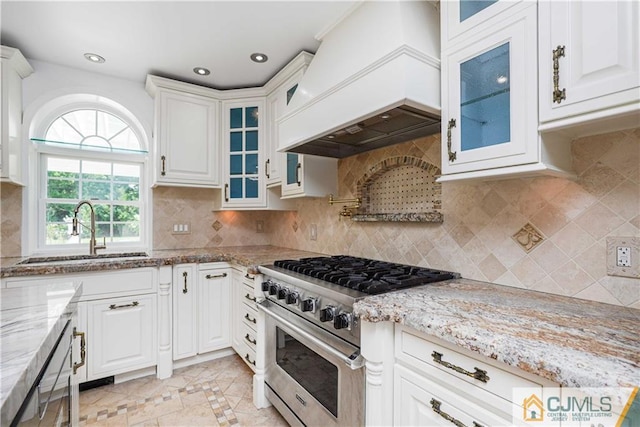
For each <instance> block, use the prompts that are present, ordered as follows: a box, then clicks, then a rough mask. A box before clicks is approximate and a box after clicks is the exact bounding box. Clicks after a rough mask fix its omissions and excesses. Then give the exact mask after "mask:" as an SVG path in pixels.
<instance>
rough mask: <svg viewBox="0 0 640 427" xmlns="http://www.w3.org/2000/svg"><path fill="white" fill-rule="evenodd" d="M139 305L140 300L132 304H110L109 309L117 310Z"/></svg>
mask: <svg viewBox="0 0 640 427" xmlns="http://www.w3.org/2000/svg"><path fill="white" fill-rule="evenodd" d="M139 305H140V303H139V302H138V301H134V302H132V303H131V304H122V305H115V304H111V305H110V306H109V310H117V309H119V308H128V307H137V306H139Z"/></svg>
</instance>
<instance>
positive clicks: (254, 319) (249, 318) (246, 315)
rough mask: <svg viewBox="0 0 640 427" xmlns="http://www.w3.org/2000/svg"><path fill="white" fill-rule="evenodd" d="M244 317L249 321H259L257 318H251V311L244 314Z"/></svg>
mask: <svg viewBox="0 0 640 427" xmlns="http://www.w3.org/2000/svg"><path fill="white" fill-rule="evenodd" d="M244 318H245V319H247V320H248V321H249V322H251V323H257V321H256V318H255V317H254V318H253V319H252V318H251V316H249V313H247V314H245V315H244Z"/></svg>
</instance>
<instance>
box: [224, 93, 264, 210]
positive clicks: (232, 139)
mask: <svg viewBox="0 0 640 427" xmlns="http://www.w3.org/2000/svg"><path fill="white" fill-rule="evenodd" d="M224 109H225V139H224V143H225V153H226V156H225V157H226V167H225V183H224V191H223V195H222V196H223V197H224V199H223V206H224V207H227V208H229V207H266V202H265V199H266V196H265V190H266V186H265V183H264V178H265V176H264V173H263V169H262V166H263V157H264V150H265V147H264V144H263V141H262V127H261V124H260V122H261V120H260V114H261V113H262V111H263V110H264V100H263V99H255V100H251V101H247V102H242V103H237V102H236V103H227V104H225V107H224Z"/></svg>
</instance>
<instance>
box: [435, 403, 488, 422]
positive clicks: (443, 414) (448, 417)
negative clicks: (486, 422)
mask: <svg viewBox="0 0 640 427" xmlns="http://www.w3.org/2000/svg"><path fill="white" fill-rule="evenodd" d="M429 403H430V404H431V409H432V410H433V412H435V413H436V414H438V415H440V416H441V417H442V418H444V419H445V420H447V421H449V422H450V423H451V424H453V425H454V426H456V427H466V426H465V425H464V423H463V422H462V421H460V420H457V419H456V418H454V417H452V416H451V415H449V414H447V413H446V412H444V411H443V410H442V409H440V405H442V402H440V401H439V400H436V399H431V401H430V402H429ZM473 427H483V426H482V424H478V423H477V422H475V421H474V422H473Z"/></svg>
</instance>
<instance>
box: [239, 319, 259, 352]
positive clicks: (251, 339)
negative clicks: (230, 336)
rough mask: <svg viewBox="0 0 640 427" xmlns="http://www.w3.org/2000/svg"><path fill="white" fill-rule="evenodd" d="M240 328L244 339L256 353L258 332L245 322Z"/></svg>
mask: <svg viewBox="0 0 640 427" xmlns="http://www.w3.org/2000/svg"><path fill="white" fill-rule="evenodd" d="M240 329H241V333H242V341H243V342H244V343H245V345H246V346H247V347H249V348H250V349H251V350H253V352H254V353H255V352H256V344H257V342H258V341H257V337H258V334H257V333H256V331H255V330H253V329H251V328H250V327H249V326H248V325H247V324H245V323H243V324H242V326H241V328H240Z"/></svg>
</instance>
